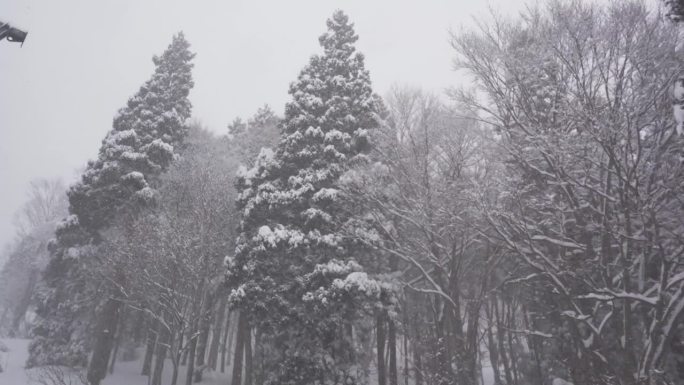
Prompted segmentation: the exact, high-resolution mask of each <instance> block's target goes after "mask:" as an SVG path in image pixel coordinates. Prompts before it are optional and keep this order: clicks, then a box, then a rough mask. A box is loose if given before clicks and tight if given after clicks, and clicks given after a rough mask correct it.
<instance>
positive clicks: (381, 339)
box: [375, 312, 387, 385]
mask: <svg viewBox="0 0 684 385" xmlns="http://www.w3.org/2000/svg"><path fill="white" fill-rule="evenodd" d="M375 330H376V334H377V341H378V349H377V350H378V385H387V377H386V376H387V371H386V369H385V314H384V313H383V312H378V315H377V316H376V318H375Z"/></svg>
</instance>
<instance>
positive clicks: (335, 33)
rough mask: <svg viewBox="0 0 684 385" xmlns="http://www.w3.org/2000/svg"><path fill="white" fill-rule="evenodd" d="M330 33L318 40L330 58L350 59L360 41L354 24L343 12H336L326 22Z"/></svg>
mask: <svg viewBox="0 0 684 385" xmlns="http://www.w3.org/2000/svg"><path fill="white" fill-rule="evenodd" d="M326 24H327V25H328V31H327V32H326V33H324V34H323V35H321V37H320V38H319V39H318V40H319V42H320V43H321V46H323V48H324V49H325V54H326V55H329V56H338V55H339V56H341V58H348V57H350V56H351V55H352V54H353V53H354V51H355V48H354V43H355V42H356V41H357V40H358V39H359V37H358V35H356V33H355V32H354V23H350V22H349V17H348V16H347V15H346V14H345V13H344V12H342V11H341V10H339V9H338V10H337V11H335V13H333V15H332V17H331V18H329V19H328V20H327V22H326Z"/></svg>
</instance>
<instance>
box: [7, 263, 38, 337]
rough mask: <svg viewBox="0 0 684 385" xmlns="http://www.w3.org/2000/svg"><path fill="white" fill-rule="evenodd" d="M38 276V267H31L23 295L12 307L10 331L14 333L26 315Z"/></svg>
mask: <svg viewBox="0 0 684 385" xmlns="http://www.w3.org/2000/svg"><path fill="white" fill-rule="evenodd" d="M39 277H40V271H39V270H38V269H31V272H30V273H29V279H28V284H27V285H26V290H24V295H23V296H22V298H21V301H19V303H18V304H17V306H16V307H15V308H14V319H13V320H12V331H13V332H14V333H15V334H18V332H19V325H20V324H21V321H22V320H23V319H24V316H25V315H26V311H27V310H28V308H29V306H30V305H31V295H33V292H34V290H35V287H36V282H38V278H39ZM0 325H1V324H0Z"/></svg>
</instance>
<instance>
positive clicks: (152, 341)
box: [142, 320, 159, 376]
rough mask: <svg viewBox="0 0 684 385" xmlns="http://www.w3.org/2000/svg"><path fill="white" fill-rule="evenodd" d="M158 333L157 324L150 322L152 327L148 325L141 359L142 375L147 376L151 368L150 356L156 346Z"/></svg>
mask: <svg viewBox="0 0 684 385" xmlns="http://www.w3.org/2000/svg"><path fill="white" fill-rule="evenodd" d="M158 331H159V322H157V321H155V320H152V327H151V328H150V327H149V325H148V330H147V346H146V347H145V358H144V359H143V367H142V375H143V376H149V375H150V368H151V367H152V355H153V353H154V348H155V347H156V345H157V337H158Z"/></svg>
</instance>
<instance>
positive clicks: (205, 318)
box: [195, 292, 214, 382]
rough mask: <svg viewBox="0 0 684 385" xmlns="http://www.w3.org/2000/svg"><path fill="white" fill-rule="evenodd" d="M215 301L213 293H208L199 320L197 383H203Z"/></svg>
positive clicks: (196, 352)
mask: <svg viewBox="0 0 684 385" xmlns="http://www.w3.org/2000/svg"><path fill="white" fill-rule="evenodd" d="M213 307H214V299H213V296H212V295H211V293H209V292H207V294H206V295H205V301H204V306H203V308H202V309H201V311H202V313H201V314H200V319H199V337H198V340H197V345H196V349H195V368H196V371H195V382H200V381H202V373H203V372H204V358H205V355H206V352H207V342H208V341H209V329H210V328H211V319H212V314H213V311H214V310H213Z"/></svg>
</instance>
